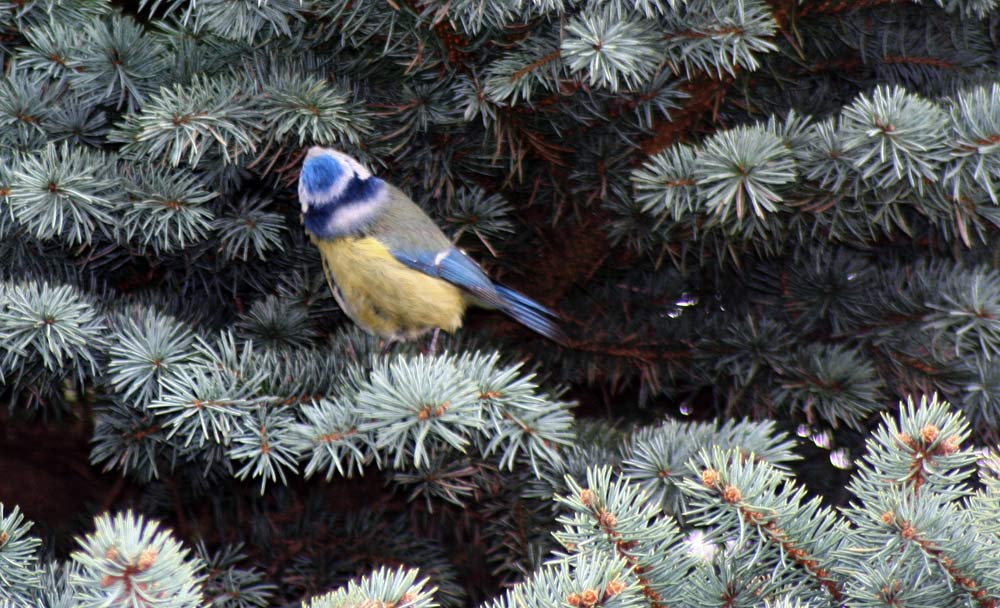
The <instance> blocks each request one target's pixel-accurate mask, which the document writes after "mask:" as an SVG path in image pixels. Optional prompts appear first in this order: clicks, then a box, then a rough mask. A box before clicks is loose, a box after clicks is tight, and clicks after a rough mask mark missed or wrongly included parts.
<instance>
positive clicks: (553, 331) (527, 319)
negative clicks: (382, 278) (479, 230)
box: [392, 247, 566, 342]
mask: <svg viewBox="0 0 1000 608" xmlns="http://www.w3.org/2000/svg"><path fill="white" fill-rule="evenodd" d="M392 255H393V256H394V257H395V258H396V259H397V260H399V261H400V262H401V263H403V264H404V265H406V266H408V267H410V268H413V269H414V270H419V271H420V272H422V273H424V274H427V275H430V276H432V277H437V278H439V279H442V280H444V281H448V282H449V283H451V284H453V285H456V286H458V287H461V288H462V289H464V290H466V291H468V292H469V293H471V294H472V295H474V296H476V297H477V298H479V299H480V300H482V301H483V302H485V303H486V304H489V305H491V306H493V307H495V308H498V309H500V310H502V311H504V312H505V313H507V314H508V315H510V316H511V317H513V318H514V319H516V320H517V321H519V322H521V323H523V324H524V325H525V326H526V327H528V328H529V329H532V330H534V331H536V332H538V333H540V334H542V335H543V336H546V337H548V338H551V339H553V340H555V341H557V342H566V335H565V334H564V333H563V331H562V329H561V328H560V327H559V325H558V324H557V323H556V321H555V319H556V318H558V315H556V313H554V312H553V311H551V310H549V309H548V308H546V307H545V306H542V305H541V304H539V303H538V302H535V301H534V300H532V299H531V298H529V297H527V296H525V295H522V294H520V293H518V292H516V291H514V290H513V289H509V288H507V287H504V286H502V285H497V284H495V283H494V282H493V281H491V280H490V278H489V277H487V276H486V273H484V272H483V269H482V268H480V267H479V264H477V263H476V262H475V261H473V260H472V258H470V257H469V256H467V255H465V254H464V253H463V252H462V251H460V250H458V249H455V248H454V247H453V248H451V249H449V250H446V251H420V252H412V251H406V252H403V251H398V250H393V251H392Z"/></svg>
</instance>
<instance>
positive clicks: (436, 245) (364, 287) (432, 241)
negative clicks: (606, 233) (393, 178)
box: [299, 146, 566, 343]
mask: <svg viewBox="0 0 1000 608" xmlns="http://www.w3.org/2000/svg"><path fill="white" fill-rule="evenodd" d="M299 201H300V202H301V204H302V215H303V223H304V224H305V229H306V231H307V232H308V233H309V235H310V238H311V239H312V241H313V242H314V243H315V244H316V246H317V247H319V252H320V256H321V258H322V260H323V271H324V273H325V274H326V278H327V281H328V282H329V283H330V289H331V290H332V291H333V295H334V297H335V298H336V300H337V303H338V304H340V307H341V309H343V311H344V313H346V314H347V316H348V317H350V318H351V320H353V321H354V322H355V323H357V324H358V325H359V326H361V328H362V329H364V330H365V331H367V332H368V333H370V334H375V335H378V336H382V337H384V338H389V339H394V340H411V339H414V338H416V337H418V336H421V335H423V334H424V333H426V332H428V331H430V330H435V337H436V335H437V333H436V330H437V329H443V330H444V331H447V332H449V333H452V332H454V331H455V330H457V329H458V328H459V327H461V326H462V317H463V316H464V314H465V310H466V308H467V307H468V306H469V305H470V304H474V305H478V306H483V307H487V308H496V309H499V310H501V311H503V312H505V313H507V314H508V315H510V316H511V317H513V318H514V319H515V320H517V321H519V322H520V323H522V324H523V325H525V326H526V327H528V328H530V329H532V330H534V331H536V332H538V333H539V334H541V335H543V336H545V337H547V338H550V339H552V340H555V341H556V342H560V343H563V342H565V341H566V338H565V334H564V333H563V331H562V329H561V328H560V327H559V325H558V323H557V315H556V314H555V313H554V312H553V311H551V310H549V309H548V308H546V307H545V306H542V305H541V304H539V303H537V302H535V301H534V300H531V299H530V298H528V297H526V296H524V295H522V294H520V293H518V292H516V291H514V290H512V289H509V288H507V287H504V286H503V285H498V284H496V283H494V282H493V281H491V280H490V279H489V278H488V277H487V276H486V274H485V273H484V272H483V269H482V268H481V267H480V266H479V264H477V263H476V262H474V261H473V260H472V259H471V258H470V257H469V256H468V255H466V254H465V253H464V252H463V251H461V250H459V249H457V248H455V247H454V246H453V245H452V243H451V241H450V240H449V239H448V237H446V236H445V234H444V233H443V232H441V229H440V228H438V226H437V225H436V224H435V223H434V220H432V219H431V218H430V217H429V216H428V215H427V214H426V213H425V212H424V211H423V209H421V208H420V207H418V206H417V204H416V203H414V202H413V201H412V200H411V199H410V197H408V196H407V195H406V194H404V193H403V192H402V191H401V190H400V189H399V188H396V187H395V186H393V185H392V184H390V183H388V182H386V181H384V180H382V179H380V178H378V177H376V176H375V175H372V173H371V171H369V170H368V169H367V168H366V167H364V166H363V165H362V164H361V163H359V162H358V161H357V160H355V159H353V158H351V157H350V156H348V155H347V154H344V153H343V152H339V151H337V150H332V149H329V148H322V147H319V146H314V147H312V148H310V149H309V152H308V154H306V158H305V161H304V162H303V165H302V172H301V173H300V175H299Z"/></svg>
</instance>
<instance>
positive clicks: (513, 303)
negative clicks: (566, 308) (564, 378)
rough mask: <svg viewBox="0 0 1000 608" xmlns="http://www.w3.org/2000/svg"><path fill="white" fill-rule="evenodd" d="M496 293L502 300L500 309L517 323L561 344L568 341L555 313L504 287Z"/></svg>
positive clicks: (498, 287)
mask: <svg viewBox="0 0 1000 608" xmlns="http://www.w3.org/2000/svg"><path fill="white" fill-rule="evenodd" d="M496 292H497V295H499V296H500V299H501V306H500V309H501V310H503V311H504V312H505V313H507V314H508V315H510V316H511V317H513V318H514V319H515V320H516V321H518V322H519V323H522V324H523V325H524V326H525V327H527V328H528V329H531V330H532V331H535V332H538V333H540V334H541V335H543V336H545V337H546V338H549V339H550V340H554V341H556V342H558V343H560V344H565V343H566V342H567V341H568V339H569V338H568V337H567V336H566V334H565V333H564V332H563V330H562V328H561V327H560V326H559V323H558V318H559V317H558V315H556V313H555V312H553V311H552V310H550V309H548V308H546V307H545V306H542V305H541V304H539V303H538V302H535V301H534V300H532V299H531V298H529V297H527V296H525V295H523V294H520V293H518V292H516V291H514V290H513V289H510V288H508V287H504V286H503V285H497V286H496Z"/></svg>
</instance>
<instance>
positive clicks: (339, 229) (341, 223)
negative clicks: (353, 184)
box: [326, 187, 388, 234]
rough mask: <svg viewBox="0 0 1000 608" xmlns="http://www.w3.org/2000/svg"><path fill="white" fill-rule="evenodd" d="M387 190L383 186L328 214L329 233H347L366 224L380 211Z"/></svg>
mask: <svg viewBox="0 0 1000 608" xmlns="http://www.w3.org/2000/svg"><path fill="white" fill-rule="evenodd" d="M387 195H388V191H387V189H386V188H385V187H382V188H379V189H378V192H377V193H376V194H375V195H373V196H371V197H369V198H366V199H361V200H358V201H356V202H353V203H350V204H348V205H343V206H341V207H339V208H338V209H337V210H336V211H334V212H333V213H331V214H330V221H329V222H328V223H327V225H326V226H327V231H328V232H329V233H330V234H347V233H350V232H354V231H355V230H357V229H358V228H360V227H362V226H364V225H365V224H367V223H368V222H369V221H370V220H371V219H372V218H374V217H375V216H376V215H378V214H379V213H380V212H381V211H382V207H383V206H384V205H385V202H386V198H387Z"/></svg>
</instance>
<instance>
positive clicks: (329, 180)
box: [299, 147, 387, 238]
mask: <svg viewBox="0 0 1000 608" xmlns="http://www.w3.org/2000/svg"><path fill="white" fill-rule="evenodd" d="M386 194H387V193H386V185H385V182H383V181H382V180H381V179H379V178H377V177H375V176H374V175H372V174H371V172H370V171H368V169H366V168H365V167H364V166H363V165H362V164H361V163H359V162H358V161H356V160H354V159H353V158H351V157H350V156H348V155H346V154H344V153H342V152H338V151H336V150H331V149H328V148H320V147H313V148H310V150H309V153H308V155H307V156H306V160H305V162H304V163H303V165H302V173H301V174H300V175H299V201H300V202H301V203H302V213H303V215H304V216H305V226H306V229H307V230H309V232H311V233H313V234H315V235H316V236H318V237H320V238H336V237H341V236H346V235H349V234H353V233H356V232H358V231H360V230H361V229H362V228H364V227H365V226H366V225H367V224H369V223H370V222H371V221H372V220H373V219H374V218H375V217H376V216H377V214H378V212H379V211H380V210H381V209H382V206H383V204H384V203H385V200H386Z"/></svg>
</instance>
